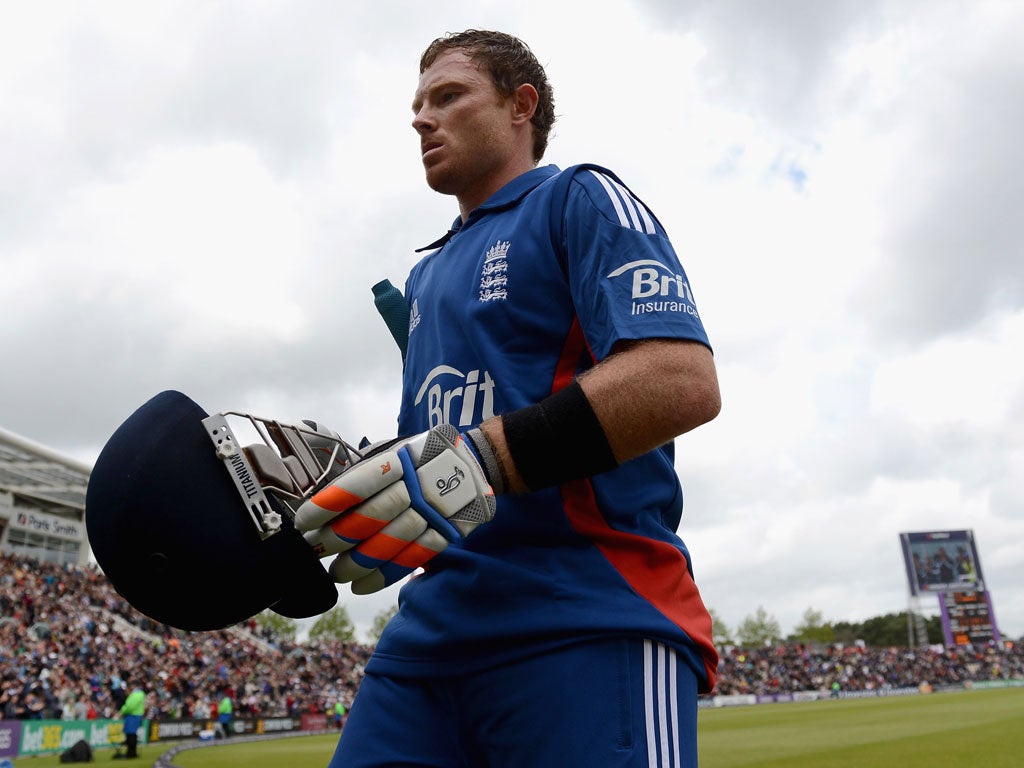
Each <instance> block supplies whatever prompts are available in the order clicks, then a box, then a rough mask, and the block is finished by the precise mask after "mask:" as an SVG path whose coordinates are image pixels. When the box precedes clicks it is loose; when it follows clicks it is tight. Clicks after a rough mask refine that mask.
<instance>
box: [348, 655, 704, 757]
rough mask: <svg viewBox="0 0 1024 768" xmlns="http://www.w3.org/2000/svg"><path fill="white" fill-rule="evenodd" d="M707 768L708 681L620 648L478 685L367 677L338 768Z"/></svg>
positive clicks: (510, 670) (496, 674)
mask: <svg viewBox="0 0 1024 768" xmlns="http://www.w3.org/2000/svg"><path fill="white" fill-rule="evenodd" d="M385 766H386V768H414V767H415V768H524V766H529V767H530V768H573V767H574V766H579V767H580V768H596V767H597V766H600V767H601V768H640V767H641V766H643V768H651V767H652V766H658V767H659V768H660V767H661V766H664V767H665V768H696V766H697V677H696V674H695V673H694V671H693V670H692V669H691V668H690V667H689V666H688V665H687V664H686V663H685V662H684V661H683V660H682V659H681V658H679V657H677V655H676V654H675V653H674V652H673V651H672V650H671V649H669V648H666V647H665V646H663V645H661V644H659V643H655V642H651V641H648V640H642V639H625V638H614V639H608V640H600V641H594V642H586V643H580V644H576V645H569V646H565V647H564V648H561V649H558V650H555V651H551V652H548V653H545V654H544V655H539V656H535V657H531V658H527V659H524V660H521V661H518V662H515V663H513V664H509V665H506V666H503V667H500V668H497V669H491V670H486V671H483V672H478V673H474V674H471V675H464V676H454V677H431V678H409V679H406V678H392V677H380V676H377V675H369V674H368V675H367V676H366V677H365V678H364V680H363V682H362V684H361V685H360V688H359V693H358V694H357V695H356V699H355V701H354V702H353V704H352V708H351V710H350V712H349V718H348V722H347V723H346V725H345V728H344V730H343V731H342V734H341V739H340V741H339V742H338V747H337V750H336V751H335V753H334V758H333V759H332V760H331V763H330V768H385Z"/></svg>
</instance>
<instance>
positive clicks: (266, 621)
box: [256, 608, 298, 641]
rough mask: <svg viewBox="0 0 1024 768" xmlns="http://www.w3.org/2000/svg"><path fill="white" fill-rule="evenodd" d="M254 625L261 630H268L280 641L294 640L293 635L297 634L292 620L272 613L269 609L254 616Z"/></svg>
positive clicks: (296, 627) (296, 628)
mask: <svg viewBox="0 0 1024 768" xmlns="http://www.w3.org/2000/svg"><path fill="white" fill-rule="evenodd" d="M256 624H257V626H259V627H260V628H261V629H264V630H267V629H269V630H270V631H271V632H273V633H274V635H275V636H276V637H277V638H278V639H280V640H289V641H291V640H294V639H295V634H296V632H298V626H297V625H296V623H295V621H294V620H292V619H289V618H288V617H287V616H282V615H281V614H280V613H274V612H273V611H272V610H270V609H269V608H267V609H266V610H265V611H263V612H262V613H260V614H257V615H256Z"/></svg>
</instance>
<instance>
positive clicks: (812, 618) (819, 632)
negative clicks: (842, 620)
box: [787, 608, 836, 643]
mask: <svg viewBox="0 0 1024 768" xmlns="http://www.w3.org/2000/svg"><path fill="white" fill-rule="evenodd" d="M835 635H836V632H835V629H834V628H833V627H832V623H831V622H826V621H822V613H821V611H816V610H814V609H813V608H808V609H807V610H806V611H804V620H803V623H802V624H797V625H796V627H794V628H793V634H792V635H790V636H789V637H788V638H787V639H788V640H792V641H793V642H797V643H831V642H832V641H833V640H834V639H835Z"/></svg>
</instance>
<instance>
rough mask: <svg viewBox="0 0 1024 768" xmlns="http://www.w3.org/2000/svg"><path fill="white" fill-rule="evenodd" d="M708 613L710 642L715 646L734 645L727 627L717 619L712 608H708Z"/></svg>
mask: <svg viewBox="0 0 1024 768" xmlns="http://www.w3.org/2000/svg"><path fill="white" fill-rule="evenodd" d="M708 613H710V614H711V641H712V642H713V643H714V644H715V645H717V646H723V645H735V644H736V641H735V640H733V637H732V630H731V629H729V625H728V624H726V623H725V622H724V621H722V619H721V618H719V616H718V614H717V613H715V609H714V608H708Z"/></svg>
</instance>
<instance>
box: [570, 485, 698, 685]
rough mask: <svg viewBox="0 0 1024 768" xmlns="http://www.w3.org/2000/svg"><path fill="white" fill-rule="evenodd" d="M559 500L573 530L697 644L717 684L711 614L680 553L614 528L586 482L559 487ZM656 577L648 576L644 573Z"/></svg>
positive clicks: (666, 544)
mask: <svg viewBox="0 0 1024 768" xmlns="http://www.w3.org/2000/svg"><path fill="white" fill-rule="evenodd" d="M561 491H562V503H563V504H564V506H565V513H566V515H567V516H568V518H569V522H570V523H572V527H573V529H574V530H575V531H576V532H577V533H579V534H580V535H582V536H585V537H586V538H588V539H589V540H590V541H592V542H593V543H594V546H595V547H597V548H598V550H599V551H600V552H601V554H603V555H604V556H605V557H606V558H607V559H608V562H610V563H611V564H612V567H613V568H615V570H616V571H618V572H619V574H620V575H621V576H622V578H624V579H625V580H626V581H627V582H628V584H629V585H630V586H631V587H632V588H633V589H634V590H635V591H636V592H637V594H639V595H640V596H641V597H643V598H644V599H645V600H647V602H649V603H650V604H651V605H653V606H654V607H655V608H657V609H658V610H659V611H661V612H662V613H663V614H665V616H667V617H668V618H669V619H670V620H671V621H672V622H673V623H675V624H676V625H677V626H678V627H680V628H681V629H682V630H683V631H684V632H686V634H687V635H689V637H690V639H691V640H693V642H694V643H696V644H697V646H698V648H700V652H701V656H702V658H703V659H704V670H705V672H706V673H707V676H708V683H709V687H708V689H707V690H702V691H701V693H708V692H709V691H710V690H711V688H713V687H714V685H715V677H716V674H717V671H718V652H717V651H716V650H715V645H714V643H713V642H712V640H711V616H710V615H709V614H708V610H707V608H705V607H704V602H703V601H702V600H701V598H700V593H699V592H698V591H697V585H696V584H695V583H694V581H693V578H692V577H691V576H690V571H689V569H688V568H687V565H686V558H684V557H683V553H682V552H680V551H679V550H678V549H676V548H675V547H673V546H672V545H671V544H669V543H667V542H663V541H657V540H655V539H649V538H647V537H644V536H638V535H636V534H633V533H627V532H624V531H616V530H615V529H613V528H612V527H611V526H609V525H608V521H607V520H605V519H604V516H603V515H602V514H601V511H600V510H599V509H598V508H597V500H596V499H595V498H594V489H593V487H592V486H591V485H590V481H589V480H573V481H572V482H569V483H565V484H563V485H562V487H561ZM648 573H653V574H655V578H653V579H647V578H645V574H648Z"/></svg>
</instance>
